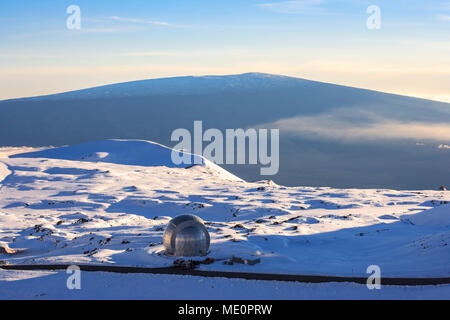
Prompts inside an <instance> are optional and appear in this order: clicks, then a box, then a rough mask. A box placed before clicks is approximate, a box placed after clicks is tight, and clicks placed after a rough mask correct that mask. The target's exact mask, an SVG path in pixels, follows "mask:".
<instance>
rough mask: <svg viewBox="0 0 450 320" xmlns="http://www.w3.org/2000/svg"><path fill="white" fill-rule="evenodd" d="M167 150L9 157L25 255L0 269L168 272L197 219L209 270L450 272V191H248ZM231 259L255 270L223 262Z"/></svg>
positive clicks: (4, 187)
mask: <svg viewBox="0 0 450 320" xmlns="http://www.w3.org/2000/svg"><path fill="white" fill-rule="evenodd" d="M16 151H18V152H19V150H16ZM27 151H29V150H27ZM169 151H170V149H167V148H165V147H163V146H160V145H157V144H154V143H151V142H146V141H124V140H114V141H103V142H95V143H88V144H83V145H78V146H73V147H64V148H58V149H46V150H42V151H39V152H34V153H29V152H28V153H25V154H21V155H20V154H16V155H14V156H10V157H9V158H2V159H0V164H3V166H2V167H3V168H4V167H5V166H6V168H7V169H5V168H4V170H7V172H10V174H9V175H7V176H6V179H5V180H3V182H2V183H1V185H0V242H2V243H6V244H7V245H8V246H9V247H10V248H12V249H23V251H20V252H19V253H17V254H12V255H8V254H0V261H2V263H10V264H18V263H25V264H33V263H39V264H50V263H70V264H77V263H80V264H81V263H93V264H119V265H131V266H153V267H156V266H170V265H172V264H173V262H174V258H172V257H168V256H165V255H164V254H163V246H162V234H163V230H164V228H165V226H166V225H167V223H168V221H169V220H170V219H171V218H172V217H174V216H176V215H179V214H186V213H192V214H196V215H198V216H200V217H201V218H202V219H204V220H205V221H206V223H207V227H208V230H209V232H210V234H211V240H212V241H211V248H210V253H209V257H212V258H214V259H215V262H214V263H212V264H209V265H202V266H201V267H200V268H203V269H210V270H228V271H247V272H272V273H294V274H327V275H354V276H367V274H366V269H367V267H368V266H369V265H379V266H380V267H381V270H382V275H383V276H405V277H415V276H422V277H438V276H440V277H448V276H450V267H449V264H448V261H450V245H449V244H450V212H449V206H448V204H447V203H448V202H449V201H450V193H449V192H446V191H395V190H386V189H367V190H363V189H333V188H312V187H289V188H288V187H282V186H278V185H276V184H274V183H271V182H268V181H261V182H258V183H249V182H245V181H242V180H240V179H239V178H236V177H234V176H232V175H228V174H226V171H224V170H222V169H220V168H218V167H217V166H215V165H213V164H211V163H207V162H205V164H204V165H202V166H194V167H189V168H183V167H175V166H172V165H171V163H170V152H169ZM167 157H169V158H167ZM429 209H431V210H429ZM428 217H431V218H430V219H428ZM233 256H235V257H239V258H242V259H247V260H248V261H255V262H257V263H256V264H254V265H246V264H240V263H234V264H232V265H230V264H224V262H226V261H228V262H229V261H230V259H231V258H232V257H233ZM8 274H9V275H12V273H8V272H6V271H0V281H1V279H2V277H3V278H4V279H6V278H8V276H7V275H8ZM23 276H24V277H26V273H23ZM42 276H44V275H42ZM14 277H16V275H15V276H14ZM14 277H13V278H14ZM18 277H19V278H20V275H19V276H18ZM38 277H40V276H39V275H38ZM14 279H16V278H14ZM167 279H169V280H167V281H170V279H172V278H170V277H167ZM173 279H174V278H173ZM27 281H32V280H27ZM33 281H37V280H33ZM114 281H116V280H114ZM238 282H239V281H238ZM9 286H10V285H9ZM289 286H290V285H289ZM324 288H325V287H324ZM447 290H450V287H449V288H447ZM2 294H3V295H4V294H5V293H4V292H3V293H2V291H1V290H0V295H2Z"/></svg>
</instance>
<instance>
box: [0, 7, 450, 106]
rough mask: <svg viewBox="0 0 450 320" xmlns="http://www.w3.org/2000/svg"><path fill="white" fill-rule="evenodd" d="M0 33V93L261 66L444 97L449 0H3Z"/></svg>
mask: <svg viewBox="0 0 450 320" xmlns="http://www.w3.org/2000/svg"><path fill="white" fill-rule="evenodd" d="M69 5H78V6H79V7H80V8H81V29H80V30H68V29H67V28H66V19H67V18H68V17H69V14H67V13H66V9H67V7H68V6H69ZM370 5H377V6H379V8H380V10H381V29H379V30H369V29H368V28H367V27H366V20H367V19H368V17H369V14H367V12H366V9H367V7H368V6H370ZM0 40H1V41H0V88H1V90H0V99H6V98H13V97H23V96H33V95H39V94H47V93H54V92H61V91H67V90H73V89H81V88H86V87H90V86H94V85H101V84H108V83H115V82H121V81H130V80H136V79H147V78H157V77H165V76H176V75H187V74H194V75H204V74H232V73H243V72H250V71H258V72H268V73H277V74H285V75H292V76H298V77H303V78H307V79H313V80H320V81H327V82H334V83H339V84H346V85H351V86H357V87H364V88H370V89H375V90H381V91H388V92H395V93H402V94H408V95H414V96H421V97H426V98H434V99H440V100H448V101H450V89H449V88H450V1H414V0H386V1H385V0H383V1H376V0H370V1H364V0H353V1H352V0H347V1H344V0H299V1H295V0H294V1H271V0H258V1H257V0H247V1H244V0H228V1H219V0H217V1H204V0H203V1H199V0H196V1H190V0H183V1H179V0H177V1H173V0H166V1H145V0H141V1H137V0H128V1H111V0H110V1H106V0H90V1H84V0H83V1H81V0H72V1H61V0H58V1H56V0H53V1H50V0H40V1H31V0H29V1H23V0H22V1H21V0H17V1H2V2H0Z"/></svg>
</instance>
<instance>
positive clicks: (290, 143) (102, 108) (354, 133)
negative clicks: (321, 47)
mask: <svg viewBox="0 0 450 320" xmlns="http://www.w3.org/2000/svg"><path fill="white" fill-rule="evenodd" d="M0 114H1V117H0V145H2V146H14V145H16V146H22V145H28V146H43V145H54V146H61V145H67V144H76V143H82V142H89V141H95V140H103V139H144V140H152V141H157V142H158V143H162V144H165V145H171V146H174V144H175V143H173V142H171V141H170V135H171V133H172V131H173V130H174V129H176V128H186V129H189V130H192V126H193V121H194V120H203V127H204V129H207V128H218V129H221V130H224V129H226V128H249V127H279V128H280V129H281V135H280V153H281V155H280V157H281V159H280V172H279V173H278V174H277V175H276V176H273V177H261V176H259V167H258V166H226V165H225V166H223V167H225V168H226V169H227V170H229V171H231V172H233V173H234V174H237V175H238V176H241V177H242V178H244V179H246V180H260V179H267V178H269V179H273V180H274V181H275V182H277V183H279V184H285V185H290V186H295V185H311V186H333V187H386V188H409V189H426V188H433V189H434V188H437V187H438V186H441V185H450V166H449V165H448V163H450V162H449V161H450V150H449V149H444V148H441V149H439V148H438V147H437V146H438V145H439V144H447V145H448V144H449V142H450V141H449V140H450V135H448V136H447V133H448V132H450V131H449V130H450V104H447V103H441V102H435V101H429V100H424V99H417V98H411V97H405V96H400V95H393V94H386V93H381V92H376V91H371V90H364V89H358V88H352V87H346V86H340V85H334V84H329V83H322V82H316V81H309V80H304V79H298V78H293V77H285V76H278V75H269V74H261V73H246V74H242V75H230V76H205V77H175V78H165V79H152V80H142V81H133V82H127V83H120V84H114V85H107V86H102V87H96V88H91V89H85V90H78V91H72V92H67V93H61V94H56V95H49V96H41V97H34V98H23V99H14V100H5V101H0Z"/></svg>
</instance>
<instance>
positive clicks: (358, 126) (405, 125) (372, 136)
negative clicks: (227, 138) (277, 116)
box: [261, 114, 450, 146]
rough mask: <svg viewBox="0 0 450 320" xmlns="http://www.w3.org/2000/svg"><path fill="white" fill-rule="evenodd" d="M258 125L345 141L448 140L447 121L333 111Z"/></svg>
mask: <svg viewBox="0 0 450 320" xmlns="http://www.w3.org/2000/svg"><path fill="white" fill-rule="evenodd" d="M261 127H269V128H279V129H280V130H281V131H282V132H285V133H289V134H294V135H299V136H305V137H312V138H320V139H327V140H338V141H348V142H354V141H367V140H393V139H412V140H419V141H422V140H433V141H448V140H450V124H449V123H426V122H400V121H394V120H389V119H377V120H375V121H373V120H370V121H365V123H361V121H352V119H345V118H343V117H340V116H338V115H335V114H321V115H314V116H302V117H294V118H289V119H281V120H278V121H276V122H273V123H270V124H266V125H262V126H261ZM443 146H444V145H443Z"/></svg>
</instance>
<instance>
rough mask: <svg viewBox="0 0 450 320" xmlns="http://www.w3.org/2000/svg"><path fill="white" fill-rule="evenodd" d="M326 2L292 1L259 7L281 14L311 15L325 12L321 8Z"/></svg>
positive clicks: (317, 0) (314, 0) (265, 4)
mask: <svg viewBox="0 0 450 320" xmlns="http://www.w3.org/2000/svg"><path fill="white" fill-rule="evenodd" d="M323 2H324V0H292V1H282V2H270V3H261V4H259V5H258V6H259V7H261V8H264V9H269V10H272V11H275V12H279V13H293V14H311V13H318V12H321V11H323V8H321V7H319V5H320V4H322V3H323Z"/></svg>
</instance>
